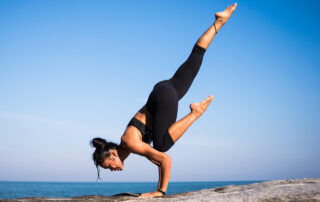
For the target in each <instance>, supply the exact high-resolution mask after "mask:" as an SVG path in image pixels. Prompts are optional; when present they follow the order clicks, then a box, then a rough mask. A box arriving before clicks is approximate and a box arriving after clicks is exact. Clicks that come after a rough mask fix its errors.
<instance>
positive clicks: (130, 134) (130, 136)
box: [121, 126, 142, 147]
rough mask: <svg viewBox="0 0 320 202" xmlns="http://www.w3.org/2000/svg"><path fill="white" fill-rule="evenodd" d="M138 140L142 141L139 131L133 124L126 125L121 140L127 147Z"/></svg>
mask: <svg viewBox="0 0 320 202" xmlns="http://www.w3.org/2000/svg"><path fill="white" fill-rule="evenodd" d="M138 141H142V139H141V133H140V131H139V130H138V129H137V128H136V127H134V126H127V128H126V130H125V131H124V133H123V135H122V136H121V142H122V143H123V144H124V145H126V146H127V147H130V145H132V144H134V143H135V142H138Z"/></svg>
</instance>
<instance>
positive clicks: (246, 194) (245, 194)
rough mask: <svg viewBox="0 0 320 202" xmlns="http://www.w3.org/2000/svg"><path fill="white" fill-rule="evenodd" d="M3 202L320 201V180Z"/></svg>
mask: <svg viewBox="0 0 320 202" xmlns="http://www.w3.org/2000/svg"><path fill="white" fill-rule="evenodd" d="M1 201H23V202H29V201H93V202H95V201H214V202H215V201H216V202H220V201H221V202H222V201H223V202H228V201H230V202H231V201H263V202H268V201H290V202H293V201H310V202H311V201H312V202H315V201H319V202H320V178H303V179H295V180H273V181H265V182H260V183H253V184H249V185H229V186H225V187H218V188H211V189H202V190H200V191H192V192H184V193H179V194H172V195H167V196H165V197H161V198H153V199H144V198H137V197H129V196H100V195H92V196H79V197H73V198H33V197H29V198H20V199H15V200H1Z"/></svg>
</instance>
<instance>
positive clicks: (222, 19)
mask: <svg viewBox="0 0 320 202" xmlns="http://www.w3.org/2000/svg"><path fill="white" fill-rule="evenodd" d="M236 6H237V4H236V3H235V4H233V5H231V6H228V7H227V8H226V9H225V10H224V11H222V12H218V13H216V15H215V17H216V21H215V22H214V23H213V25H211V26H210V27H209V28H208V29H207V30H206V31H205V32H204V33H203V34H202V35H201V37H200V38H199V39H198V41H197V43H196V44H195V45H194V47H193V49H192V51H191V54H190V55H189V57H188V58H187V60H186V61H185V62H184V63H183V64H182V65H181V66H180V67H179V68H178V70H177V71H176V72H175V74H174V75H173V76H172V77H171V78H170V79H169V81H170V82H171V83H172V84H173V86H174V88H175V89H176V91H177V94H178V97H179V100H180V99H181V98H182V97H183V96H184V95H185V94H186V93H187V91H188V90H189V88H190V86H191V84H192V82H193V80H194V78H195V77H196V75H197V74H198V71H199V69H200V66H201V63H202V60H203V56H204V54H205V51H206V49H207V48H208V47H209V45H210V43H211V41H212V39H213V38H214V36H215V35H216V32H217V31H219V30H220V29H221V27H222V26H223V25H224V24H225V23H226V22H227V20H228V19H229V18H230V16H231V15H232V13H233V12H234V10H235V8H236Z"/></svg>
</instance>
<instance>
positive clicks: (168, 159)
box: [161, 153, 171, 166]
mask: <svg viewBox="0 0 320 202" xmlns="http://www.w3.org/2000/svg"><path fill="white" fill-rule="evenodd" d="M161 164H162V165H170V166H171V157H170V156H169V155H168V154H166V153H163V157H162V162H161Z"/></svg>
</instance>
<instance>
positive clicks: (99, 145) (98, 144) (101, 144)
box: [91, 137, 107, 151]
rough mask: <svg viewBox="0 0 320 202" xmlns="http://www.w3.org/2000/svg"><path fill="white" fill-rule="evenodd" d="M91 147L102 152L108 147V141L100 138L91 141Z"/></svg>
mask: <svg viewBox="0 0 320 202" xmlns="http://www.w3.org/2000/svg"><path fill="white" fill-rule="evenodd" d="M91 145H92V146H94V147H95V148H96V149H97V150H100V151H102V150H104V148H105V147H106V145H107V141H106V140H105V139H102V138H100V137H96V138H93V139H92V140H91Z"/></svg>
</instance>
